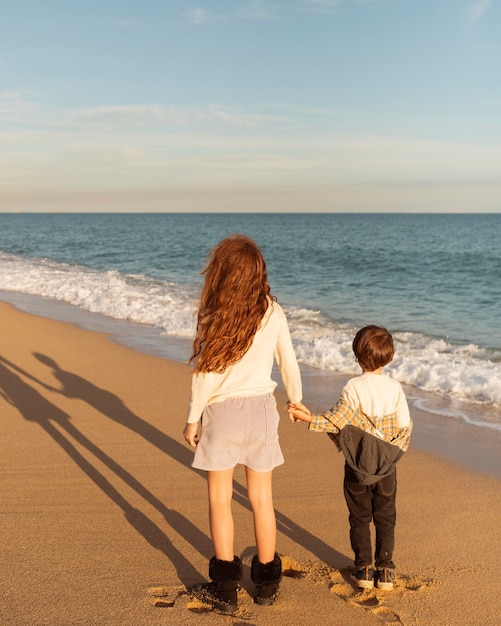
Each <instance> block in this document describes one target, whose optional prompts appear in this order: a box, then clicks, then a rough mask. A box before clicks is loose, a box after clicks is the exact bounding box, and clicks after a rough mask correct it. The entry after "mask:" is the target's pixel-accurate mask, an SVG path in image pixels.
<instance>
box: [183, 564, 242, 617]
mask: <svg viewBox="0 0 501 626" xmlns="http://www.w3.org/2000/svg"><path fill="white" fill-rule="evenodd" d="M242 573H243V567H242V561H241V560H240V559H239V558H238V557H237V556H236V557H235V558H234V559H233V561H222V560H221V559H216V557H215V556H213V557H212V559H211V560H210V562H209V578H210V579H211V580H212V581H213V582H211V583H203V584H201V585H196V586H195V587H193V588H192V590H191V593H192V594H193V595H194V596H195V597H196V598H198V599H199V600H202V602H208V603H209V604H212V605H213V606H214V608H216V609H219V610H220V611H223V612H224V613H235V611H236V610H237V591H238V581H239V580H241V578H242Z"/></svg>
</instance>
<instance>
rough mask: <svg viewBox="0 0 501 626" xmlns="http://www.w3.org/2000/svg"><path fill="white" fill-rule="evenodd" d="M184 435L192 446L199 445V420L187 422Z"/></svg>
mask: <svg viewBox="0 0 501 626" xmlns="http://www.w3.org/2000/svg"><path fill="white" fill-rule="evenodd" d="M183 437H184V438H185V439H186V441H187V442H188V443H189V444H190V446H191V447H192V448H196V447H197V445H198V422H195V423H194V424H186V426H185V427H184V430H183Z"/></svg>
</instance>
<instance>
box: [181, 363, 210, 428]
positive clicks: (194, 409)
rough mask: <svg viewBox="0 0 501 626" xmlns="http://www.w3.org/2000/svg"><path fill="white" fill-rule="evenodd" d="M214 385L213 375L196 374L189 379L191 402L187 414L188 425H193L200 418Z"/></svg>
mask: <svg viewBox="0 0 501 626" xmlns="http://www.w3.org/2000/svg"><path fill="white" fill-rule="evenodd" d="M214 384H215V378H214V374H212V373H210V372H209V373H197V374H193V375H192V378H191V400H190V410H189V413H188V419H187V421H188V423H189V424H194V423H195V422H198V421H199V420H200V418H201V417H202V412H203V410H204V408H205V407H206V406H207V404H208V401H209V398H210V397H211V395H212V390H213V387H214Z"/></svg>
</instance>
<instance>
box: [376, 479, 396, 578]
mask: <svg viewBox="0 0 501 626" xmlns="http://www.w3.org/2000/svg"><path fill="white" fill-rule="evenodd" d="M396 495H397V474H396V471H395V472H394V473H393V474H391V475H390V476H387V477H386V478H383V479H382V480H380V481H379V482H378V483H377V484H376V485H375V488H374V497H373V516H374V525H375V527H376V552H375V563H376V568H377V569H381V570H382V569H394V568H395V565H394V563H393V549H394V547H395V522H396V518H397V511H396V506H395V502H396Z"/></svg>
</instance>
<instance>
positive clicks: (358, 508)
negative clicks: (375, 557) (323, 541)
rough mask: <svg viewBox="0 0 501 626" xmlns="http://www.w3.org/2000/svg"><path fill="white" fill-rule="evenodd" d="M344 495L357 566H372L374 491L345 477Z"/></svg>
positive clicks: (358, 567)
mask: <svg viewBox="0 0 501 626" xmlns="http://www.w3.org/2000/svg"><path fill="white" fill-rule="evenodd" d="M344 497H345V499H346V504H347V505H348V510H349V513H350V515H349V521H350V541H351V547H352V549H353V552H354V553H355V566H356V568H357V569H360V568H362V567H365V566H372V547H371V534H370V523H371V520H372V492H371V489H370V487H366V486H365V485H360V484H359V483H356V482H351V481H348V480H346V479H345V481H344Z"/></svg>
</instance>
